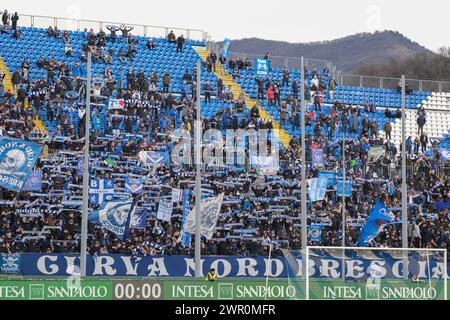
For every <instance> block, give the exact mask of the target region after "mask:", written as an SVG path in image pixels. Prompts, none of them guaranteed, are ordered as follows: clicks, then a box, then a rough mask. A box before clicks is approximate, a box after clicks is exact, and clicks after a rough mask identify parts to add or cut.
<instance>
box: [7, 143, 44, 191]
mask: <svg viewBox="0 0 450 320" xmlns="http://www.w3.org/2000/svg"><path fill="white" fill-rule="evenodd" d="M43 149H44V146H43V145H42V144H37V143H32V142H28V141H25V140H19V139H14V138H9V137H0V187H2V188H5V189H8V190H11V191H15V192H19V191H21V190H22V188H23V187H24V185H25V182H26V181H27V179H28V176H29V175H30V173H31V170H33V167H34V165H35V164H36V161H37V159H38V158H39V156H40V155H41V153H42V150H43Z"/></svg>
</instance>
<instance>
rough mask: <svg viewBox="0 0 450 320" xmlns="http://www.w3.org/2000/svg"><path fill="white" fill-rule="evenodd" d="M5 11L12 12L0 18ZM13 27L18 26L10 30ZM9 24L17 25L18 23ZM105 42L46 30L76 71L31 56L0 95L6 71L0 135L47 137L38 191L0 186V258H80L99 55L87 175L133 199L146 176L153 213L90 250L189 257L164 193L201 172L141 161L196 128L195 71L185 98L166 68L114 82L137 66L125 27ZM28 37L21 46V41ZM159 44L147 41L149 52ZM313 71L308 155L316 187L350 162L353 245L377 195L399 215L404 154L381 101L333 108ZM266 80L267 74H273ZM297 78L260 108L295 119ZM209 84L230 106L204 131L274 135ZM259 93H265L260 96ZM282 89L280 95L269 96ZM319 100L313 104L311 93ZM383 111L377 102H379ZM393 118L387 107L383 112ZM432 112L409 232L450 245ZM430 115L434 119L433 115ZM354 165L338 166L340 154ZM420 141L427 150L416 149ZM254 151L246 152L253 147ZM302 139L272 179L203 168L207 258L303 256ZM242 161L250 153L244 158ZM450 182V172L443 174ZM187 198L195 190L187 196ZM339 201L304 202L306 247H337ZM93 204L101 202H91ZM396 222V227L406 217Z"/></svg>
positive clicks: (242, 64)
mask: <svg viewBox="0 0 450 320" xmlns="http://www.w3.org/2000/svg"><path fill="white" fill-rule="evenodd" d="M5 15H6V16H5ZM18 19H19V17H17V18H16V15H14V16H12V17H10V16H9V14H8V12H7V11H4V13H3V14H2V22H3V32H8V33H11V34H13V32H14V31H13V30H16V29H17V20H18ZM14 21H15V22H14ZM10 22H11V26H10ZM108 30H110V32H111V35H110V36H108V37H107V36H106V35H105V32H103V31H102V30H101V31H100V32H99V33H95V32H94V31H93V30H91V31H90V32H86V46H85V47H84V48H83V50H82V52H71V50H70V39H69V38H68V37H69V35H68V34H67V33H65V32H63V33H61V32H60V31H58V30H57V29H56V28H52V27H49V29H48V36H49V37H59V38H60V39H61V41H63V42H64V43H67V46H66V51H65V52H66V54H72V55H79V56H80V59H79V63H77V64H73V65H67V64H66V63H65V62H64V61H56V60H48V59H39V60H38V61H37V63H35V62H30V61H28V60H24V61H23V63H22V70H14V71H13V72H12V84H13V87H14V90H15V91H16V93H17V94H14V92H11V91H6V92H5V90H4V87H5V84H4V83H3V81H4V78H5V75H4V74H3V75H1V77H0V78H1V80H2V81H1V82H0V95H1V97H0V101H1V102H0V135H3V136H10V137H15V138H19V139H26V140H32V141H37V142H41V143H44V142H45V143H46V149H45V151H44V154H43V156H42V157H41V159H40V160H39V161H38V163H37V165H36V168H35V170H39V171H42V172H43V179H42V180H43V185H42V190H41V191H37V192H21V193H13V192H10V191H8V190H6V189H0V212H1V217H0V242H1V243H0V251H1V252H3V253H15V252H67V253H75V252H79V235H80V219H81V217H80V205H79V201H80V200H81V196H82V188H81V186H82V170H83V169H82V167H81V163H82V150H83V142H84V140H83V138H84V136H85V132H84V123H85V115H86V111H85V106H86V101H85V98H84V97H85V94H86V89H85V85H84V80H83V77H85V75H86V70H85V65H86V52H87V51H88V50H91V51H92V52H93V53H94V62H95V63H96V64H100V65H104V75H103V81H102V86H101V87H98V88H94V91H95V90H97V91H98V92H97V93H98V94H97V95H96V96H95V97H93V98H92V136H91V152H90V172H91V177H92V178H96V179H114V180H115V182H116V183H115V192H116V193H117V194H121V193H122V194H123V193H124V192H125V191H124V190H125V186H124V180H125V176H127V175H128V176H133V177H141V178H142V179H143V181H144V190H145V191H144V193H143V194H142V195H135V196H134V197H136V199H137V200H138V207H139V209H140V210H147V211H148V214H149V215H148V221H147V224H146V227H145V229H133V230H131V231H130V236H129V237H128V238H127V239H125V240H124V241H120V240H118V239H117V238H116V237H115V235H114V234H113V233H111V232H108V231H105V230H104V229H102V228H100V227H98V226H94V225H89V233H90V237H89V252H90V253H91V254H102V253H110V254H114V253H120V254H136V253H137V254H143V255H159V254H164V255H191V254H193V249H192V247H184V246H183V243H182V242H181V232H180V231H181V228H182V211H183V208H182V203H181V200H180V201H179V202H178V203H176V204H175V206H174V210H173V215H172V220H171V222H170V223H168V222H162V221H159V220H158V219H156V212H157V209H158V204H159V201H160V200H161V199H165V198H168V197H170V196H171V191H172V188H178V189H181V190H185V189H187V188H192V186H193V184H194V179H195V167H193V166H190V165H182V166H175V165H171V164H170V163H165V164H161V165H159V166H156V167H147V166H145V165H143V164H142V163H141V162H140V161H139V158H138V154H139V152H140V151H155V152H170V151H171V150H173V147H174V144H176V142H177V141H174V140H172V137H173V134H174V131H175V130H176V129H179V128H184V129H187V130H189V131H191V132H193V128H194V126H193V124H194V120H195V100H196V86H195V80H193V79H195V70H188V71H187V72H186V74H185V76H184V77H183V79H181V81H182V82H183V84H184V86H185V89H184V90H183V92H182V93H181V95H180V94H173V93H171V90H170V88H171V87H170V85H171V81H174V79H171V78H170V74H165V75H163V77H160V75H157V74H155V73H154V74H144V72H142V71H138V72H137V73H136V72H135V71H134V70H132V69H130V70H128V72H127V73H126V74H123V77H121V78H120V79H117V78H115V77H114V75H113V74H112V73H111V71H110V70H109V68H108V63H109V62H110V61H111V59H130V60H132V59H135V58H136V56H135V53H136V52H135V51H136V47H135V46H134V40H133V36H132V34H131V29H129V28H122V29H116V28H111V27H109V28H108ZM119 30H121V31H122V33H123V36H124V37H123V39H125V40H124V41H128V43H129V46H128V51H127V52H126V53H125V52H122V54H120V53H119V55H118V56H117V57H116V55H115V54H111V53H110V52H108V50H107V49H106V48H107V44H108V42H110V41H116V38H117V36H116V32H117V31H119ZM18 41H20V40H18ZM167 41H169V42H171V43H174V44H176V47H174V50H175V51H176V52H177V53H178V52H180V51H182V50H183V46H184V45H185V40H184V38H183V37H182V36H180V37H178V38H177V37H176V36H175V35H174V34H173V32H171V33H170V34H169V35H168V38H167ZM152 49H154V44H153V43H152V42H151V41H149V43H148V50H152ZM216 60H219V61H221V62H222V63H223V64H226V63H227V62H226V59H225V58H224V57H217V56H215V55H213V56H210V57H209V58H208V60H207V62H206V63H207V67H208V70H210V71H211V72H212V71H213V70H214V68H215V62H216ZM228 67H229V68H233V69H235V68H238V69H244V68H248V69H250V68H252V65H251V62H250V61H242V60H240V59H238V60H237V61H235V60H233V59H230V60H229V61H228ZM37 69H45V70H46V72H47V78H43V79H39V80H37V81H34V82H33V81H31V80H30V77H29V74H30V73H32V72H34V70H37ZM315 73H316V72H315V71H313V70H307V74H308V76H309V77H311V78H312V79H313V81H311V82H310V83H309V85H308V90H307V91H308V93H307V95H308V98H309V97H313V99H314V104H313V105H309V106H308V114H307V117H306V122H307V126H309V127H311V128H313V134H312V135H311V134H309V135H308V136H307V141H306V150H305V153H306V159H307V162H308V168H307V176H308V179H310V178H315V177H317V176H318V173H319V172H320V171H323V170H325V171H334V172H336V173H337V174H342V168H345V170H346V175H347V177H348V179H349V180H350V181H351V182H352V193H351V197H349V198H347V199H346V226H347V230H346V234H345V239H346V244H347V245H348V246H354V245H356V243H357V240H358V238H359V235H360V232H361V228H362V226H363V225H364V223H365V219H366V218H367V217H368V215H369V214H370V212H371V209H372V207H373V205H374V204H375V202H376V201H377V200H380V199H381V200H383V201H384V202H385V203H386V204H387V205H388V206H389V207H391V208H394V212H397V213H398V212H399V210H398V208H399V207H400V206H401V178H400V176H401V175H400V171H399V168H400V166H399V164H400V152H399V150H397V148H396V147H395V146H394V145H393V143H391V142H390V141H389V140H390V131H391V130H392V128H389V126H390V123H388V122H387V123H386V124H385V125H384V127H383V129H384V131H385V133H386V137H384V138H385V139H383V137H379V136H378V131H379V129H380V128H379V127H378V126H379V125H380V124H378V123H377V122H376V121H375V119H374V116H373V111H374V110H376V107H377V106H350V105H344V104H341V103H340V101H336V102H335V104H334V105H333V106H329V110H330V111H329V112H325V111H324V110H325V109H324V106H321V101H320V96H321V95H323V94H328V92H327V91H328V90H329V88H330V83H324V82H323V80H322V79H319V78H318V77H317V76H315ZM269 80H270V79H269ZM299 81H301V79H297V80H296V81H293V82H292V86H293V88H296V90H294V96H293V97H292V98H291V97H289V99H288V100H287V101H286V100H284V101H282V99H281V97H280V94H277V92H278V91H277V90H279V87H284V86H286V85H287V83H289V74H288V73H285V79H283V82H282V84H281V85H280V84H279V83H276V82H275V84H274V85H272V84H269V85H268V86H267V87H263V86H264V83H261V84H260V83H258V87H259V88H260V89H261V90H259V91H258V94H259V98H260V99H261V100H263V99H264V100H265V99H266V98H267V99H268V103H269V106H271V105H276V106H278V107H279V108H280V110H281V112H282V113H283V110H284V113H286V108H287V109H288V110H289V116H286V114H285V115H284V117H283V119H284V120H283V122H285V121H292V123H294V124H296V125H297V127H298V126H299V125H300V111H299V102H298V99H299V97H298V83H299ZM220 82H221V81H220V80H219V83H217V84H213V85H214V86H216V87H217V88H218V89H217V90H218V92H217V93H213V94H215V97H213V100H218V101H220V103H222V105H223V108H222V110H221V111H220V112H218V113H217V114H216V115H215V116H214V117H212V118H211V119H206V118H205V119H203V124H204V130H207V129H209V128H217V129H220V130H226V129H237V128H242V129H249V128H255V129H269V130H272V129H273V124H272V123H271V122H270V121H266V120H264V119H262V117H261V116H260V112H259V109H258V108H257V107H254V108H252V109H251V110H248V109H247V108H246V105H245V104H246V102H245V98H244V97H243V96H241V97H233V95H232V92H231V89H230V88H226V87H225V86H224V85H223V83H220ZM263 88H264V89H263ZM202 89H203V90H202V94H203V95H204V96H205V98H206V101H205V103H211V102H210V101H211V92H212V86H211V84H210V83H204V84H203V88H202ZM274 89H275V92H274ZM316 96H317V98H316ZM103 97H107V98H109V97H112V98H114V99H123V101H124V102H125V107H123V108H118V109H109V108H108V103H107V100H106V99H104V98H103ZM378 108H380V106H378ZM386 110H387V109H386ZM42 115H45V118H46V122H48V123H54V124H55V128H56V129H55V130H54V131H52V132H46V131H43V130H37V129H36V125H37V119H38V117H41V118H42ZM424 119H426V112H425V110H422V109H421V110H419V114H418V123H419V128H420V132H419V136H418V138H417V139H415V140H414V142H413V139H412V138H411V137H410V138H409V139H408V141H407V154H408V158H407V163H408V181H407V183H408V199H409V201H408V202H409V204H410V205H409V208H410V210H409V222H410V223H409V224H408V238H409V239H408V241H409V243H410V244H411V246H413V247H424V248H425V247H426V248H447V249H449V248H450V220H449V217H450V215H449V214H450V212H449V210H448V209H445V208H440V207H439V206H437V204H438V203H442V202H443V203H450V179H448V176H447V175H445V174H442V173H443V172H444V171H443V170H441V169H440V168H441V167H442V165H443V160H442V159H441V158H440V156H439V152H438V150H437V147H436V144H434V145H433V149H432V152H431V154H430V153H429V152H428V150H427V145H428V138H427V137H426V132H424V129H423V125H422V124H423V122H424ZM425 121H426V120H425ZM337 132H345V133H348V135H347V138H346V139H345V141H344V142H343V141H340V140H339V139H336V138H335V137H336V133H337ZM343 145H345V151H346V158H345V161H343V150H342V146H343ZM376 146H382V147H384V148H385V153H384V156H381V157H380V158H379V159H376V161H370V159H369V157H368V154H369V150H370V148H371V147H376ZM419 146H423V148H422V150H421V151H419ZM317 149H322V150H323V154H324V161H323V166H322V167H318V166H317V165H316V164H313V151H314V150H317ZM247 151H248V150H247ZM301 153H302V149H301V143H300V137H298V136H297V137H292V140H291V141H290V143H289V146H287V147H285V148H282V149H281V151H280V168H279V171H278V173H277V174H276V175H274V176H271V175H264V174H262V172H261V170H260V169H258V168H252V167H251V166H249V165H243V166H239V165H234V166H216V167H213V166H205V167H204V170H205V173H204V175H203V179H202V180H203V181H202V185H203V186H204V188H205V190H207V192H209V193H211V194H214V195H219V194H221V193H224V194H225V197H224V203H223V206H222V210H221V215H220V217H219V221H218V224H217V229H216V234H215V236H214V237H213V239H212V240H208V241H204V242H202V254H204V255H239V256H258V255H263V256H264V255H268V253H269V246H270V245H274V247H275V251H274V252H273V254H275V255H281V254H282V253H281V251H280V250H278V249H292V250H296V249H300V247H301V234H300V216H301V203H300V196H301V192H300V189H301V186H300V185H301V179H300V176H301ZM247 157H248V152H247ZM446 174H448V172H447V173H446ZM191 194H192V193H191ZM342 206H343V201H342V198H340V197H337V196H336V187H335V186H334V187H333V186H331V187H329V188H328V190H327V193H326V196H325V199H324V200H323V201H319V202H314V203H308V224H320V225H322V226H323V228H322V239H321V241H320V242H318V243H317V242H313V241H312V240H311V239H309V240H308V242H309V244H310V245H323V246H341V244H342V236H343V235H342V234H341V231H340V230H341V224H342ZM190 207H191V208H193V207H194V197H193V195H192V196H191V198H190ZM91 208H92V209H96V208H97V206H93V205H91ZM398 216H399V215H397V220H398V221H401V219H400V218H399V217H398ZM373 245H374V246H385V247H399V246H401V224H398V223H394V224H390V225H388V226H386V227H385V228H384V230H383V232H381V233H380V235H379V236H378V237H377V238H376V239H375V241H374V243H373Z"/></svg>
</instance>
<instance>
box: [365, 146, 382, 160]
mask: <svg viewBox="0 0 450 320" xmlns="http://www.w3.org/2000/svg"><path fill="white" fill-rule="evenodd" d="M385 154H386V148H385V147H384V146H381V147H372V148H370V150H369V154H368V160H367V162H369V163H373V162H377V161H378V160H379V159H380V158H381V157H383V156H384V155H385Z"/></svg>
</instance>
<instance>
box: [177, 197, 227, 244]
mask: <svg viewBox="0 0 450 320" xmlns="http://www.w3.org/2000/svg"><path fill="white" fill-rule="evenodd" d="M223 197H224V194H223V193H222V194H221V195H219V196H218V197H216V198H208V199H205V200H202V203H201V206H200V208H201V209H200V215H201V226H200V230H201V234H202V235H203V236H204V237H205V238H206V239H207V240H211V239H212V237H213V234H214V231H215V229H216V225H217V220H218V219H219V213H220V209H221V208H222V202H223ZM184 231H185V232H188V233H190V234H194V233H195V208H194V209H193V210H192V211H191V212H190V214H189V215H188V217H187V219H186V223H185V225H184Z"/></svg>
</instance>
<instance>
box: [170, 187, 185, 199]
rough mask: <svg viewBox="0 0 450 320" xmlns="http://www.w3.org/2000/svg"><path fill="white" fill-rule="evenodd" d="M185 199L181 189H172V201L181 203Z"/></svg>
mask: <svg viewBox="0 0 450 320" xmlns="http://www.w3.org/2000/svg"><path fill="white" fill-rule="evenodd" d="M182 200H183V197H182V193H181V189H176V188H173V189H172V202H173V203H179V202H181V201H182Z"/></svg>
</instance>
